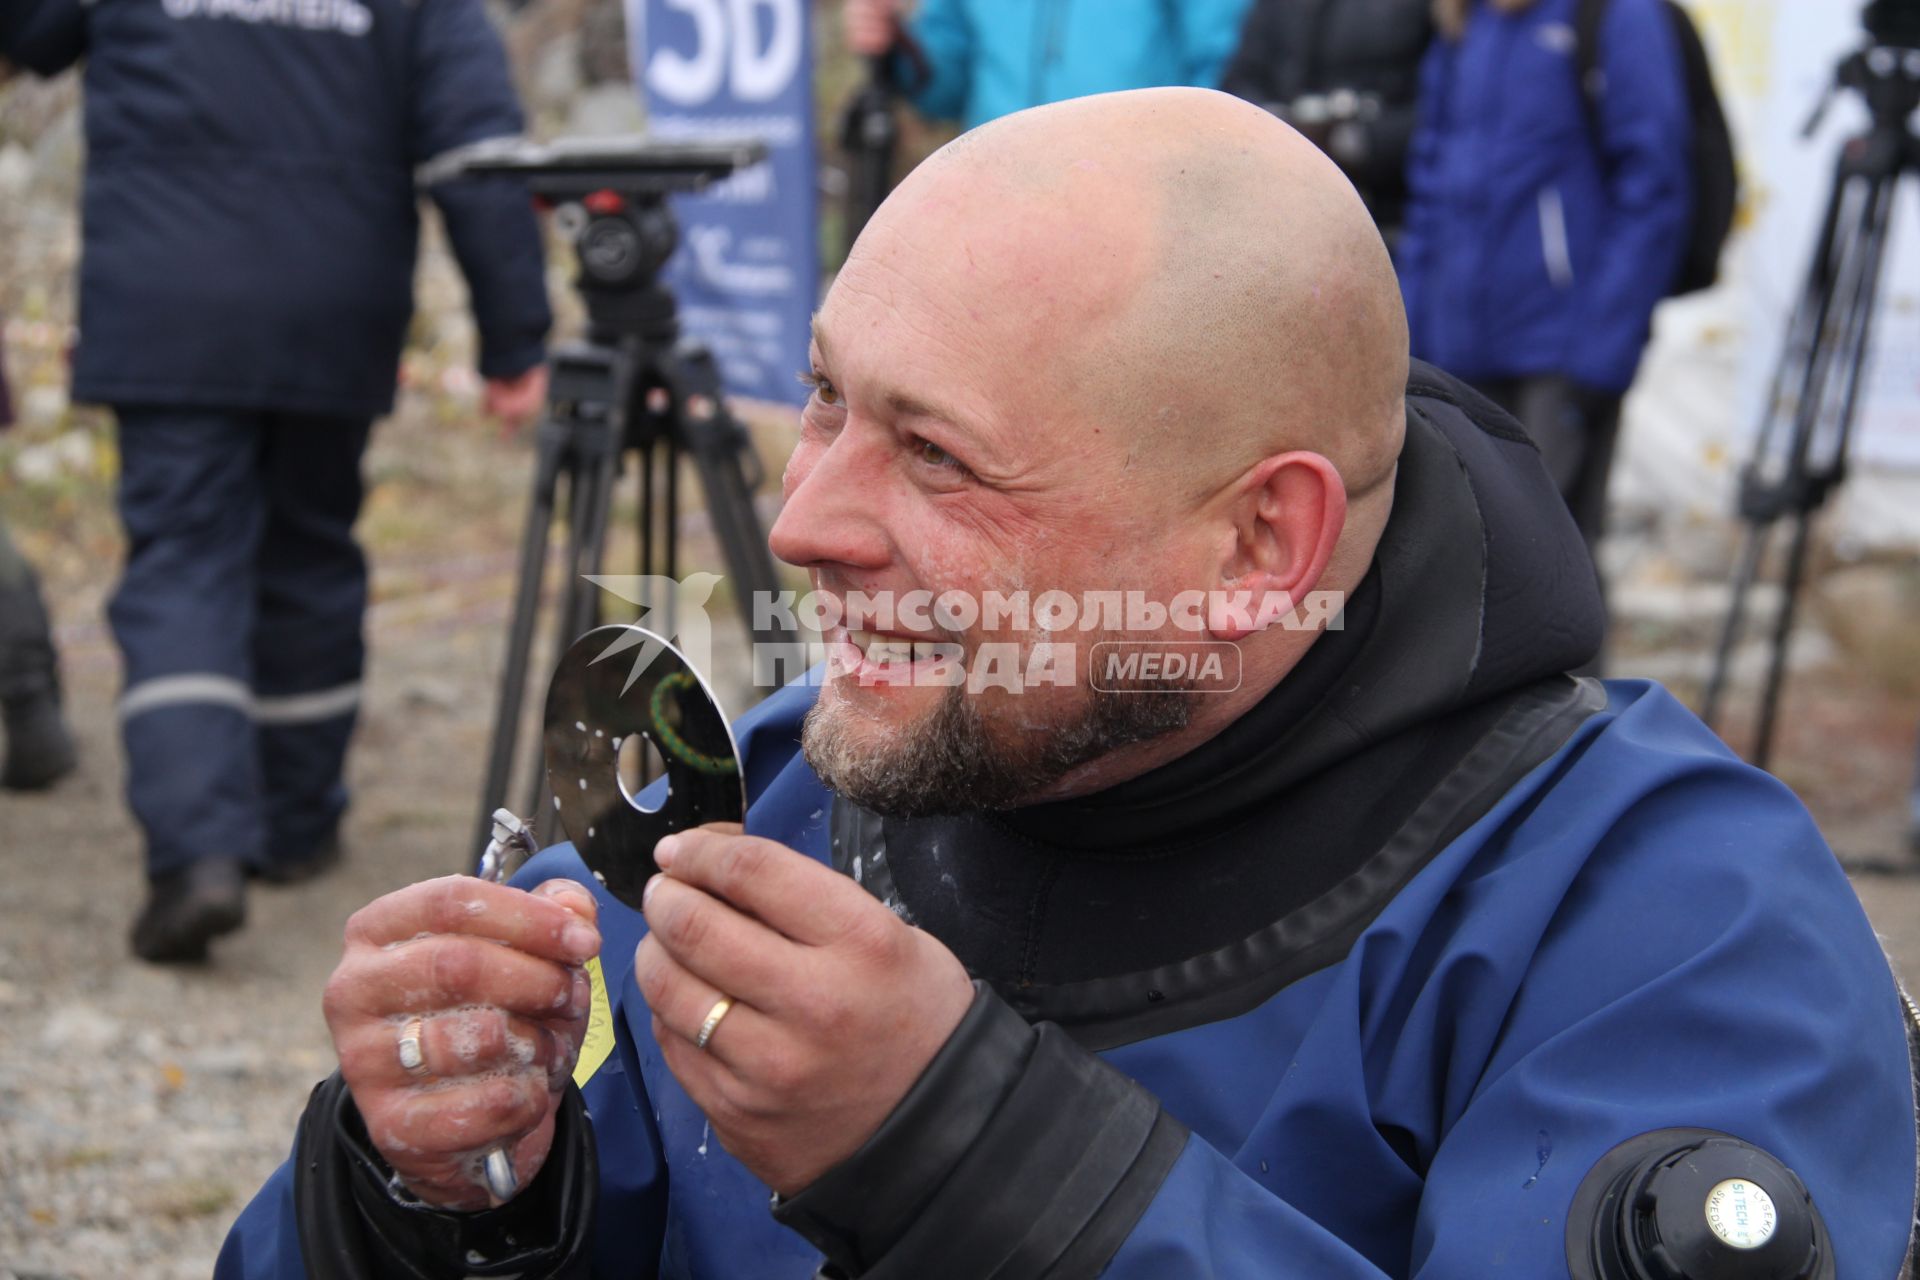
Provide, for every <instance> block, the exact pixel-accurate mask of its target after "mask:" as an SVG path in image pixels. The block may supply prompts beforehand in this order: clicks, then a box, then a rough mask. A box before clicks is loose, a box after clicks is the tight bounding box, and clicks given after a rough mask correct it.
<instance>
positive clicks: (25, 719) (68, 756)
mask: <svg viewBox="0 0 1920 1280" xmlns="http://www.w3.org/2000/svg"><path fill="white" fill-rule="evenodd" d="M22 569H23V570H24V566H22ZM0 723H3V724H4V725H5V727H6V738H7V755H6V762H5V763H4V764H0V787H6V788H8V789H9V790H14V791H32V790H37V789H38V788H40V787H45V786H48V785H50V784H52V783H53V782H54V781H55V780H56V779H58V778H61V777H63V776H65V775H66V774H68V773H71V772H73V767H74V764H75V760H76V757H75V752H74V747H73V736H72V735H71V734H69V733H68V732H67V724H66V720H65V719H64V718H63V717H62V716H61V714H60V675H59V670H58V664H57V662H56V659H55V655H54V650H53V634H52V632H51V630H50V629H49V627H48V624H47V608H46V605H45V604H44V603H43V602H42V601H41V599H40V588H39V585H38V584H37V583H36V582H35V581H34V578H33V574H32V572H31V571H24V572H23V573H22V575H21V576H20V578H19V579H18V580H16V581H14V582H11V583H7V584H0Z"/></svg>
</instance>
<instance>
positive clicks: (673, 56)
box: [626, 0, 820, 404]
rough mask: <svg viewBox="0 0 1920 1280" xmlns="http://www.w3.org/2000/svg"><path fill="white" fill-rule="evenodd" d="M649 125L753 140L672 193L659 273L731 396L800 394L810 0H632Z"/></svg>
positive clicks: (805, 306) (808, 306)
mask: <svg viewBox="0 0 1920 1280" xmlns="http://www.w3.org/2000/svg"><path fill="white" fill-rule="evenodd" d="M626 3H627V32H628V40H629V44H630V46H631V52H632V55H633V67H634V76H635V78H636V79H637V80H638V81H639V88H640V92H641V96H642V98H643V99H644V100H645V102H646V108H647V131H648V133H650V134H651V135H653V136H654V137H657V138H665V139H674V140H681V141H692V140H701V139H710V138H725V139H738V138H754V139H758V140H759V141H761V142H764V143H766V145H767V150H768V159H767V161H766V163H764V164H759V165H755V166H754V167H753V168H751V169H743V170H741V171H740V172H738V173H736V174H734V175H733V176H732V177H730V178H727V179H724V180H722V181H721V182H718V183H715V184H714V185H713V186H712V187H709V188H708V189H707V190H706V191H704V192H702V193H701V194H699V195H694V196H680V197H676V198H675V199H674V202H673V204H674V213H675V215H676V217H677V218H678V220H679V223H680V249H679V251H678V252H677V253H675V254H674V256H673V260H672V261H671V262H670V263H668V264H667V269H666V271H665V272H664V273H663V278H664V279H665V281H666V283H667V285H668V286H669V287H670V288H671V289H672V290H673V292H674V295H675V297H677V298H678V299H679V301H680V320H681V325H682V328H684V329H685V331H686V333H687V334H688V336H690V337H693V338H696V339H698V340H699V341H702V342H704V343H706V344H707V345H708V346H709V347H710V348H712V350H713V353H714V355H715V357H716V358H718V360H719V362H720V370H721V373H722V375H723V376H724V377H725V380H726V387H727V391H728V393H729V394H730V395H736V396H745V397H749V398H751V399H756V400H772V401H784V402H787V403H791V404H799V403H801V402H803V401H804V400H805V399H806V395H805V388H803V387H802V386H801V385H800V384H799V382H798V381H797V380H796V379H795V377H794V375H795V374H797V373H799V372H800V371H802V370H804V369H805V368H806V367H807V326H808V324H809V321H810V319H811V317H812V314H813V308H814V305H815V303H816V301H817V300H818V292H819V279H820V264H819V237H818V234H817V229H816V225H815V224H816V219H817V215H818V210H817V205H818V199H817V197H816V194H815V190H816V188H815V176H814V174H815V170H814V155H813V130H814V125H813V58H812V36H811V25H812V24H811V23H810V22H809V20H808V12H807V9H808V5H807V0H626Z"/></svg>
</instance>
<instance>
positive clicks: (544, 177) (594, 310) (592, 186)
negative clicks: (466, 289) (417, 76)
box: [417, 135, 767, 333]
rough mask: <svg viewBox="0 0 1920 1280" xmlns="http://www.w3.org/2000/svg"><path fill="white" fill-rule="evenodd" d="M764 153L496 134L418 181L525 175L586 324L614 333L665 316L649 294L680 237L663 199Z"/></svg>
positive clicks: (757, 147) (633, 140) (630, 139)
mask: <svg viewBox="0 0 1920 1280" xmlns="http://www.w3.org/2000/svg"><path fill="white" fill-rule="evenodd" d="M766 158H767V148H766V146H765V144H764V143H760V142H752V141H735V142H729V141H702V142H678V141H675V142H664V141H660V140H657V139H653V138H649V137H646V136H644V135H624V136H619V137H610V138H562V139H560V140H558V141H555V142H546V143H537V142H529V141H527V140H525V139H522V138H497V139H493V140H490V141H487V142H479V143H475V144H473V145H472V146H468V147H460V148H457V149H456V150H454V151H450V152H448V153H447V154H446V155H445V156H443V157H441V158H440V159H438V160H435V161H432V162H430V163H429V164H427V165H426V166H424V167H423V168H422V169H421V170H420V173H419V174H418V175H417V177H418V181H419V183H420V185H421V186H430V185H432V184H434V183H436V182H445V181H447V180H449V179H451V178H456V177H461V176H464V175H475V176H479V175H486V174H500V175H506V176H511V177H514V178H518V179H519V180H520V181H522V182H524V183H526V185H527V190H528V191H529V192H531V193H532V194H533V196H534V198H535V199H536V200H538V201H540V202H541V203H542V204H543V205H546V206H548V207H550V208H552V210H553V219H554V227H555V229H556V230H558V231H559V232H560V233H561V234H562V235H563V236H565V237H566V238H567V240H568V241H570V242H571V243H572V245H573V249H574V254H575V256H576V257H577V258H578V261H579V264H580V276H579V279H578V280H577V281H576V282H575V284H576V286H577V287H578V288H579V290H580V294H581V296H582V298H583V299H584V300H585V301H586V304H587V310H588V318H589V322H590V324H592V325H593V326H594V328H595V329H597V330H602V331H604V332H607V333H612V332H618V331H620V330H622V329H632V328H636V327H637V328H640V329H656V328H658V327H659V326H660V325H662V324H663V323H664V322H665V320H666V318H667V317H668V316H669V315H670V314H671V302H670V301H669V300H667V299H665V298H664V297H660V298H651V299H650V298H648V297H647V296H646V295H648V294H653V293H657V292H659V291H658V290H657V289H655V288H654V286H655V284H656V277H657V276H658V274H659V271H660V268H661V267H663V266H665V265H666V262H667V259H668V258H670V257H672V256H673V251H674V249H675V248H676V247H677V246H678V245H679V243H680V232H679V228H678V227H677V226H676V224H675V223H674V220H673V214H672V212H671V211H670V210H669V209H668V208H667V205H666V197H667V196H670V195H674V194H676V193H681V192H693V191H700V190H703V189H704V188H706V187H707V186H708V185H710V184H711V183H713V182H714V181H715V180H716V179H719V178H724V177H726V176H727V175H728V174H730V173H733V172H735V171H736V170H739V169H744V168H746V167H748V166H749V165H754V164H758V163H760V162H761V161H763V160H765V159H766Z"/></svg>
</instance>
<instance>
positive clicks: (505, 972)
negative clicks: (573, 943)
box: [325, 934, 590, 1026]
mask: <svg viewBox="0 0 1920 1280" xmlns="http://www.w3.org/2000/svg"><path fill="white" fill-rule="evenodd" d="M589 990H590V988H589V987H588V985H587V983H586V982H585V981H583V980H581V979H580V978H579V977H578V972H577V970H574V969H570V968H568V967H567V966H564V965H559V964H555V963H554V962H553V961H551V960H542V959H540V958H538V957H536V956H530V955H527V954H525V953H524V952H520V951H516V950H514V949H513V948H512V947H503V946H501V945H499V944H498V943H494V942H488V941H486V940H485V939H483V938H471V937H465V936H462V935H460V934H439V935H434V936H430V937H425V938H419V939H416V940H414V941H412V942H403V943H401V944H399V945H398V946H396V947H392V948H390V949H385V950H381V951H377V952H373V953H371V954H370V955H366V954H363V955H362V956H361V957H360V959H359V962H358V963H345V962H343V963H342V964H341V966H340V968H338V969H336V970H334V976H333V980H332V981H331V982H329V983H328V984H327V993H326V997H325V1007H326V1011H327V1017H328V1020H329V1021H330V1022H332V1023H333V1024H334V1025H335V1026H339V1025H340V1023H341V1022H342V1021H343V1020H345V1019H347V1018H350V1017H352V1016H354V1015H359V1016H373V1017H391V1016H395V1015H411V1014H421V1013H427V1012H431V1011H437V1010H441V1009H457V1008H460V1007H461V1006H464V1005H494V1006H497V1007H499V1008H501V1009H505V1010H508V1011H509V1012H512V1013H517V1014H521V1015H523V1016H525V1017H529V1018H536V1019H568V1018H577V1017H581V1016H583V1015H585V1013H586V1012H587V1006H586V1004H585V1003H584V1000H583V996H582V992H583V991H589Z"/></svg>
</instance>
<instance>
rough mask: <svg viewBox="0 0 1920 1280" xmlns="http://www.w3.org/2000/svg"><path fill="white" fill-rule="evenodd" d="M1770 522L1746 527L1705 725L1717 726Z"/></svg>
mask: <svg viewBox="0 0 1920 1280" xmlns="http://www.w3.org/2000/svg"><path fill="white" fill-rule="evenodd" d="M1772 528H1773V526H1772V524H1771V522H1768V523H1755V524H1751V525H1749V526H1748V527H1747V537H1746V541H1745V542H1744V543H1743V544H1742V545H1741V548H1740V568H1739V569H1738V571H1737V572H1735V574H1734V577H1733V595H1732V597H1731V598H1730V600H1729V601H1728V604H1727V620H1726V622H1725V623H1724V624H1723V625H1722V626H1721V628H1720V643H1719V645H1718V646H1717V647H1716V648H1715V650H1714V654H1713V674H1712V675H1710V676H1709V677H1708V678H1707V692H1706V695H1705V697H1703V698H1702V699H1701V703H1700V718H1701V719H1702V720H1704V721H1706V723H1707V727H1708V728H1710V729H1711V728H1718V727H1719V724H1718V722H1719V719H1720V699H1721V696H1722V695H1723V694H1725V693H1726V689H1727V674H1728V671H1729V669H1730V668H1731V667H1732V665H1733V646H1734V644H1735V643H1736V642H1737V641H1738V640H1739V638H1740V632H1741V629H1742V627H1743V625H1744V623H1745V621H1746V616H1747V595H1748V593H1749V592H1750V591H1751V590H1752V587H1753V580H1754V577H1755V575H1757V574H1758V573H1759V572H1760V559H1761V557H1762V556H1763V555H1764V554H1765V553H1766V549H1767V534H1768V533H1769V532H1770V531H1771V530H1772Z"/></svg>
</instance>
